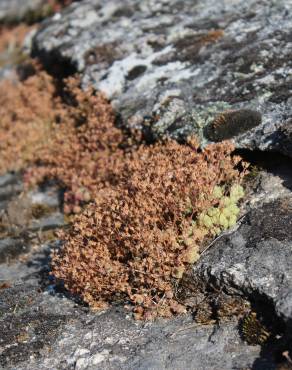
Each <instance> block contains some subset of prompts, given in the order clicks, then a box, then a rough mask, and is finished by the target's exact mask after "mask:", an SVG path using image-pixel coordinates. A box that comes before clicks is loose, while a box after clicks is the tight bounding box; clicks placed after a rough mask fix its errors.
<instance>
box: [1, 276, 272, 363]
mask: <svg viewBox="0 0 292 370" xmlns="http://www.w3.org/2000/svg"><path fill="white" fill-rule="evenodd" d="M0 297H1V300H0V302H1V304H0V313H1V314H2V315H0V333H1V340H0V348H1V350H0V364H1V365H2V366H3V368H5V369H13V370H16V369H19V370H20V369H22V370H24V369H30V370H37V369H40V368H42V369H59V370H62V369H64V370H65V369H79V370H82V369H88V370H89V369H90V370H91V369H92V370H93V369H94V370H96V369H111V370H113V369H125V370H126V369H127V370H130V369H133V370H134V369H147V370H150V369H157V370H158V369H186V368H188V369H198V370H211V369H214V370H215V369H216V370H217V369H218V368H222V369H233V368H238V369H240V368H250V367H251V366H252V364H253V363H254V361H255V360H256V359H257V357H258V356H259V353H260V348H259V346H249V345H247V344H245V343H243V342H242V340H241V338H240V336H239V333H238V330H237V323H236V322H234V321H231V322H226V323H222V324H221V325H218V326H217V325H207V326H199V325H196V324H195V323H194V322H193V321H192V318H191V317H189V316H185V317H180V318H177V319H175V320H171V321H169V320H158V321H156V322H155V323H146V324H145V323H143V322H135V321H133V319H131V318H130V317H127V313H126V312H125V311H124V310H122V309H116V308H112V309H111V310H108V311H107V312H104V313H102V314H99V315H97V314H94V313H90V312H88V311H87V310H86V309H84V308H83V309H82V307H81V306H79V307H78V306H77V305H76V304H74V302H73V301H70V300H68V299H67V298H65V297H62V296H61V295H60V294H57V295H50V294H48V292H46V291H43V292H37V285H35V282H34V283H32V281H30V282H29V283H23V281H22V282H19V283H18V284H17V285H16V286H12V287H11V288H6V289H5V290H2V291H1V290H0ZM12 322H13V329H12V330H7V328H8V327H9V325H10V324H11V323H12ZM1 365H0V366H1ZM273 366H274V365H273V362H270V363H269V365H268V367H266V368H265V370H266V369H273ZM262 368H263V369H264V367H262Z"/></svg>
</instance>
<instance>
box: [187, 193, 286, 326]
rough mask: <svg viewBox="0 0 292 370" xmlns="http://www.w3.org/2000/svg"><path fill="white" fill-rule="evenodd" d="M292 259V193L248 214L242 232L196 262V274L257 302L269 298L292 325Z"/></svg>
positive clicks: (235, 234)
mask: <svg viewBox="0 0 292 370" xmlns="http://www.w3.org/2000/svg"><path fill="white" fill-rule="evenodd" d="M291 263H292V198H291V196H290V197H289V198H282V199H278V200H275V201H272V202H270V203H266V204H264V205H263V206H262V207H260V208H257V209H254V210H252V211H251V212H250V213H248V214H247V215H246V217H245V218H244V219H243V221H242V224H241V225H240V227H239V228H238V230H236V231H235V232H233V233H231V234H230V235H225V236H223V237H221V238H220V239H219V240H218V241H217V242H216V243H215V244H214V245H213V246H212V247H211V248H210V249H209V250H208V251H207V252H206V254H205V255H204V256H203V257H202V258H201V259H200V261H199V263H198V264H197V265H195V267H194V274H195V275H199V276H201V277H203V279H204V280H205V281H211V282H212V284H215V285H216V286H218V287H220V288H221V289H225V290H226V291H227V292H229V293H230V294H234V293H235V292H237V293H241V294H244V295H245V296H247V297H250V298H251V299H252V300H253V301H254V302H255V303H259V302H265V303H266V305H267V307H269V308H268V309H270V310H271V311H272V310H273V309H274V310H275V314H276V316H277V317H278V318H280V319H282V320H283V321H285V322H286V324H288V325H291V323H292V273H291ZM268 303H269V305H268ZM271 307H273V309H272V308H271ZM270 313H272V312H270Z"/></svg>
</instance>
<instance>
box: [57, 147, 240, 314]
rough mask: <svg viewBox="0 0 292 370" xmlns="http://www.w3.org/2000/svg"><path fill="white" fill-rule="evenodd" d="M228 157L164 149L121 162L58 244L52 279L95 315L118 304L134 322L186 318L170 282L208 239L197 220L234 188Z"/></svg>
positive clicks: (220, 151)
mask: <svg viewBox="0 0 292 370" xmlns="http://www.w3.org/2000/svg"><path fill="white" fill-rule="evenodd" d="M232 150H233V147H232V146H231V145H230V144H229V143H227V142H224V143H221V144H213V145H210V146H208V147H207V148H206V149H205V150H203V151H200V150H196V149H194V148H191V147H189V146H182V145H179V144H178V143H176V142H172V141H167V142H166V143H158V144H155V145H152V146H148V147H146V146H141V147H140V148H139V149H138V150H136V151H133V152H131V153H128V154H127V155H125V157H124V159H123V163H122V165H121V164H119V167H118V168H116V169H114V168H113V170H112V171H113V172H112V174H113V175H114V176H115V179H116V180H117V181H116V182H115V183H113V184H112V185H108V186H107V187H104V189H102V190H101V191H99V192H97V193H96V195H95V202H94V203H92V204H90V205H89V206H88V207H87V208H86V210H85V211H84V212H83V213H82V214H81V215H79V216H76V218H75V221H74V223H73V226H72V229H71V231H70V232H69V233H68V234H67V235H63V236H62V238H63V241H64V246H63V248H62V249H61V251H59V252H56V253H55V254H54V256H53V262H52V268H53V273H54V275H55V276H56V277H57V278H58V279H60V280H63V281H64V282H65V286H66V287H67V288H68V289H69V290H70V291H71V292H72V293H77V294H79V295H80V296H81V297H82V298H83V299H84V301H86V302H88V303H89V304H90V305H91V306H92V307H94V308H96V309H102V308H104V307H106V306H107V305H108V304H109V303H110V302H112V301H113V300H115V299H121V298H122V299H126V300H130V301H131V302H132V303H133V304H134V305H135V308H134V312H135V317H136V318H138V319H139V318H144V319H152V318H154V317H155V316H157V315H159V316H170V315H172V314H174V313H182V312H184V311H185V307H184V306H183V305H182V304H181V303H179V302H178V301H177V300H176V299H175V288H174V286H175V282H177V281H178V280H179V279H180V278H181V277H182V275H183V273H184V272H185V271H186V270H187V269H188V266H190V265H191V264H192V263H193V262H194V259H193V256H192V254H193V253H194V252H196V253H198V249H199V248H198V247H199V245H200V244H201V243H202V240H203V239H204V237H206V236H208V230H206V229H202V228H200V226H199V225H198V224H197V223H196V220H197V216H198V215H199V214H200V213H201V212H203V211H204V210H206V209H209V208H210V207H212V206H214V205H215V203H216V202H217V201H216V200H215V199H214V198H213V197H212V192H213V190H214V187H215V186H216V185H218V184H223V183H224V184H226V187H227V188H228V186H230V184H232V183H234V182H238V181H240V174H239V172H238V171H237V170H236V169H235V166H236V164H237V163H238V160H239V159H238V158H232V157H231V156H230V154H231V152H232ZM189 209H191V211H188V212H186V210H189ZM190 255H191V258H190Z"/></svg>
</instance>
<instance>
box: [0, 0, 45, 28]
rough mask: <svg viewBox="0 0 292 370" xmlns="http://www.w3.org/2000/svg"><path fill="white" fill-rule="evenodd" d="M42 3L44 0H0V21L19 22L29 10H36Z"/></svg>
mask: <svg viewBox="0 0 292 370" xmlns="http://www.w3.org/2000/svg"><path fill="white" fill-rule="evenodd" d="M44 3H45V1H44V0H1V2H0V22H4V23H11V22H13V23H15V22H19V21H21V20H23V19H24V18H26V16H27V15H28V13H29V12H33V11H37V10H38V9H39V8H40V6H41V5H43V4H44Z"/></svg>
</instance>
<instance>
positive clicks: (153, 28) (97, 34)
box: [32, 0, 292, 155]
mask: <svg viewBox="0 0 292 370" xmlns="http://www.w3.org/2000/svg"><path fill="white" fill-rule="evenodd" d="M291 14H292V13H291V3H290V2H287V1H286V0H278V1H273V2H272V3H271V2H263V1H260V2H259V1H256V0H245V1H243V0H234V1H229V2H218V1H215V0H199V1H196V2H194V1H191V0H188V1H180V0H174V1H171V2H170V1H164V0H159V1H157V0H155V1H154V0H144V1H140V0H127V1H126V2H124V3H123V4H121V3H119V2H117V1H114V0H85V1H82V2H80V3H75V4H72V5H71V6H70V7H69V8H67V9H66V10H65V11H64V12H63V13H61V14H60V15H59V14H58V15H57V16H55V17H53V18H52V19H50V20H48V21H46V22H44V24H43V26H42V28H41V30H40V31H39V32H38V33H37V35H36V37H35V39H34V45H33V51H32V52H33V55H35V56H38V57H39V58H40V59H41V60H42V62H43V63H44V64H45V65H46V66H47V67H48V68H49V69H50V66H53V65H56V64H59V65H63V66H64V68H65V70H66V71H65V72H64V73H65V74H66V73H71V72H72V69H73V70H76V71H79V72H81V76H82V81H83V85H84V86H87V85H89V84H93V85H94V87H95V88H96V89H99V90H101V91H103V92H104V93H105V94H106V95H107V96H108V97H109V98H110V99H111V100H112V102H113V105H114V107H115V109H116V110H117V112H118V113H119V115H120V117H121V120H120V124H121V125H122V126H123V127H125V128H127V129H141V130H143V132H144V134H145V135H146V137H147V138H148V139H149V140H153V139H157V138H160V137H162V136H165V135H166V136H171V137H173V138H175V139H178V140H185V138H186V137H187V136H188V135H189V134H197V135H199V137H200V138H201V141H202V143H204V144H205V143H206V142H208V141H209V140H210V139H211V140H214V139H215V140H216V135H212V133H211V135H206V127H208V128H209V130H208V131H209V132H210V130H211V131H212V127H213V126H212V125H214V122H219V123H221V126H220V130H221V131H220V132H221V134H220V135H219V139H221V138H225V137H228V138H229V137H233V138H234V140H235V143H236V145H237V147H238V148H248V149H260V150H279V151H281V152H283V153H285V154H288V155H291V152H290V150H288V152H287V150H286V149H287V145H286V144H285V143H283V144H282V139H283V136H282V134H281V127H283V126H284V125H285V124H286V123H287V121H288V119H289V117H291V113H292V111H291V102H290V101H291V88H290V87H289V86H291V67H292V64H291V57H290V56H291V53H292V44H291V42H290V40H291V32H290V30H291V26H292V18H291ZM289 102H290V103H289ZM226 111H227V113H226ZM230 111H233V112H234V111H235V113H232V114H230V113H229V112H230ZM222 112H224V115H223V118H222V116H221V115H220V114H221V113H222ZM247 112H250V113H247ZM206 136H207V137H206ZM284 141H285V139H284Z"/></svg>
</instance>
